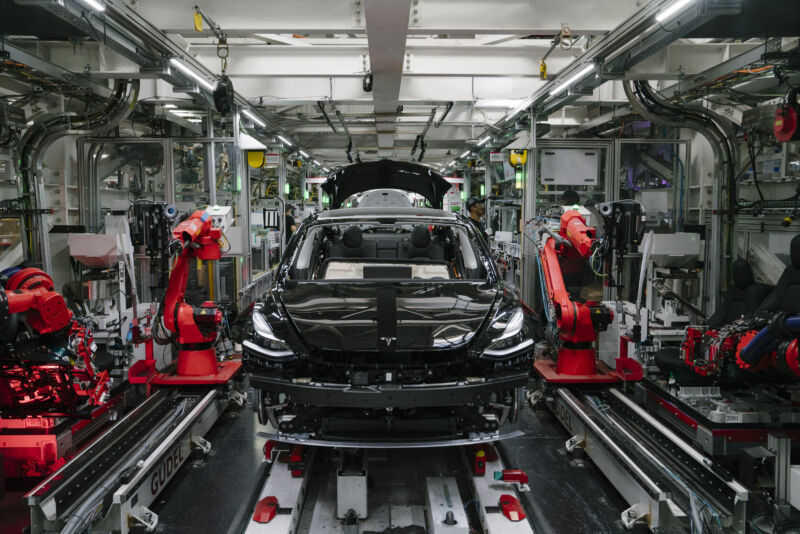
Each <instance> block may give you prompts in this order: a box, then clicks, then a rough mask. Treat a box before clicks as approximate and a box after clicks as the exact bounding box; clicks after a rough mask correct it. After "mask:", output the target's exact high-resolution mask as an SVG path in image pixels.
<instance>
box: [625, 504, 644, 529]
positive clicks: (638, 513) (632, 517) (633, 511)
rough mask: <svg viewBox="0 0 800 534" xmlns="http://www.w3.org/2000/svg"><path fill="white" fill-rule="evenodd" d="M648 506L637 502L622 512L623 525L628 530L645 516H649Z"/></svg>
mask: <svg viewBox="0 0 800 534" xmlns="http://www.w3.org/2000/svg"><path fill="white" fill-rule="evenodd" d="M647 512H648V509H647V506H645V505H644V504H642V503H638V502H637V503H635V504H634V505H633V506H631V507H630V508H628V509H627V510H624V511H623V512H622V515H621V517H622V525H623V526H624V527H625V529H627V530H631V529H632V528H633V526H634V525H635V524H636V523H637V522H638V521H639V520H640V519H643V518H644V517H646V516H647Z"/></svg>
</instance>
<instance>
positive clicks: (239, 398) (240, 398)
mask: <svg viewBox="0 0 800 534" xmlns="http://www.w3.org/2000/svg"><path fill="white" fill-rule="evenodd" d="M246 400H247V395H246V394H244V393H242V392H241V391H236V390H233V391H231V402H233V403H235V404H236V406H237V407H238V408H241V407H242V406H244V403H245V401H246Z"/></svg>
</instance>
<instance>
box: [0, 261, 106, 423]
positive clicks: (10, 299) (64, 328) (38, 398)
mask: <svg viewBox="0 0 800 534" xmlns="http://www.w3.org/2000/svg"><path fill="white" fill-rule="evenodd" d="M17 313H19V314H22V313H24V314H25V322H26V323H27V324H28V326H29V327H31V328H32V329H33V330H34V331H35V332H36V333H37V334H39V335H42V336H44V335H52V336H54V337H58V336H63V337H64V338H67V339H68V348H69V350H70V351H71V352H72V354H73V355H74V356H75V360H74V361H72V362H71V363H70V364H69V366H68V367H66V368H64V364H56V365H50V364H43V365H41V364H39V363H36V362H27V363H25V364H23V363H19V362H11V363H9V362H6V364H5V366H4V367H3V369H2V372H0V382H3V383H4V385H5V386H6V387H5V390H6V391H7V392H10V394H9V395H8V396H7V398H6V399H5V401H4V403H3V404H4V405H5V406H0V408H2V407H6V408H8V407H9V406H13V407H31V408H35V409H37V410H42V412H43V413H47V412H52V411H65V412H69V411H70V410H73V409H75V408H76V407H77V406H78V404H79V403H80V402H81V401H82V400H87V401H88V402H89V403H90V404H94V405H98V404H102V403H103V402H104V401H105V398H106V394H107V392H108V384H109V380H110V378H109V374H108V371H98V370H97V369H96V368H95V363H94V351H95V344H94V338H93V336H92V331H91V322H87V321H85V320H82V319H75V318H74V317H73V315H72V312H71V311H70V310H69V308H68V307H67V303H66V302H65V301H64V297H62V296H61V295H60V294H59V293H57V292H56V291H55V290H54V284H53V279H52V278H50V275H48V274H47V273H45V272H44V271H42V270H40V269H36V268H27V269H21V270H19V271H17V272H15V273H14V274H13V275H11V277H10V278H9V279H8V280H7V281H6V283H5V284H4V286H0V323H2V322H3V321H5V320H6V319H8V318H9V317H11V316H13V315H14V314H17ZM3 341H9V342H14V341H15V339H13V334H12V339H9V340H3Z"/></svg>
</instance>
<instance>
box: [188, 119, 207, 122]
mask: <svg viewBox="0 0 800 534" xmlns="http://www.w3.org/2000/svg"><path fill="white" fill-rule="evenodd" d="M186 120H187V121H188V122H203V121H202V120H201V119H186Z"/></svg>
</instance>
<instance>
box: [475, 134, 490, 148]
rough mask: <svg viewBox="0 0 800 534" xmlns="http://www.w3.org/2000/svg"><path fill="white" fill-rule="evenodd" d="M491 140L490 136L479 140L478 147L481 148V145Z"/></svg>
mask: <svg viewBox="0 0 800 534" xmlns="http://www.w3.org/2000/svg"><path fill="white" fill-rule="evenodd" d="M491 138H492V136H491V135H487V136H486V137H484V138H483V139H481V140H480V141H478V146H483V145H485V144H486V143H488V142H489V140H490V139H491Z"/></svg>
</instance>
